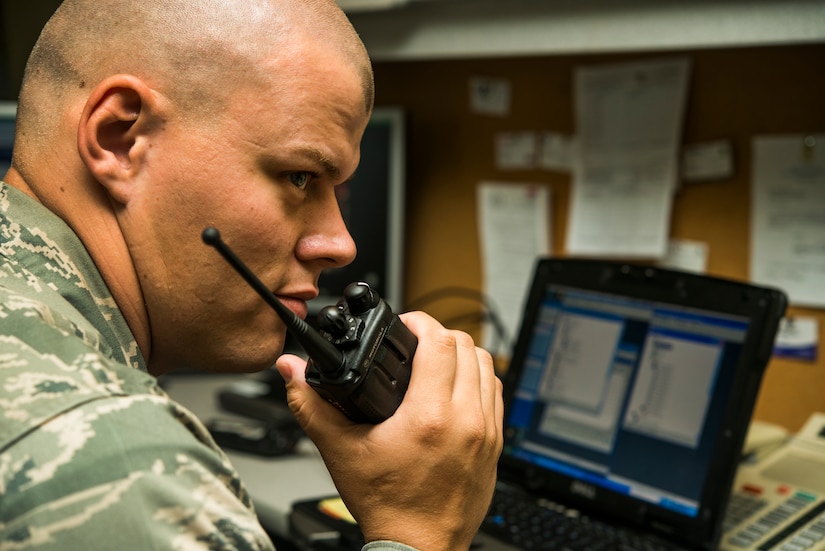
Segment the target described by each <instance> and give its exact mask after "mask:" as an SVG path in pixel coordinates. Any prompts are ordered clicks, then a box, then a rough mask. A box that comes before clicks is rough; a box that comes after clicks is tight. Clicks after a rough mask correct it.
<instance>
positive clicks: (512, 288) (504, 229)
mask: <svg viewBox="0 0 825 551" xmlns="http://www.w3.org/2000/svg"><path fill="white" fill-rule="evenodd" d="M549 205H550V191H549V189H548V188H547V187H545V186H542V185H537V184H517V183H503V182H481V183H479V185H478V219H479V233H480V238H481V259H482V270H483V272H482V273H483V281H484V293H485V294H486V295H487V296H488V297H489V298H490V299H491V301H492V306H493V307H495V308H496V311H497V313H498V315H499V317H500V318H501V321H502V323H503V325H504V327H505V329H506V331H507V333H508V334H507V337H508V339H509V340H510V342H507V343H499V346H496V343H497V340H498V339H497V336H496V334H495V333H494V331H492V330H490V331H485V333H484V345H483V346H484V347H485V348H487V349H488V350H489V351H490V352H492V353H496V354H502V355H509V354H510V353H511V350H510V347H511V346H512V339H513V338H514V337H515V335H516V331H518V328H519V325H520V323H521V317H522V310H523V307H524V301H525V299H526V295H527V291H528V290H529V289H528V288H529V285H530V283H531V282H532V278H533V269H534V267H535V262H536V258H537V257H538V256H542V255H548V254H550V219H549V217H550V214H549Z"/></svg>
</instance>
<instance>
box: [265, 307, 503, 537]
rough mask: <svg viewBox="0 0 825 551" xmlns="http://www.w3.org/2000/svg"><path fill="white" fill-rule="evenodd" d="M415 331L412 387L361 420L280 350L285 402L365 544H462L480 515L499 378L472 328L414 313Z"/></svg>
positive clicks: (495, 451)
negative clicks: (368, 421) (384, 415)
mask: <svg viewBox="0 0 825 551" xmlns="http://www.w3.org/2000/svg"><path fill="white" fill-rule="evenodd" d="M401 319H402V321H403V322H404V323H405V324H406V325H407V327H409V329H410V330H411V331H412V332H413V333H414V334H415V335H416V337H418V347H417V349H416V352H415V357H414V358H413V365H412V374H411V377H410V386H409V388H408V390H407V394H406V395H405V397H404V400H403V402H402V403H401V405H400V406H399V408H398V410H397V411H396V412H395V414H394V415H393V416H392V417H390V418H389V419H387V420H386V421H384V422H383V423H380V424H378V425H359V424H355V423H353V422H352V421H350V420H349V419H348V418H346V417H345V416H344V415H343V414H342V413H340V412H339V411H338V410H337V409H335V408H334V407H333V406H331V405H330V404H329V403H327V402H326V401H325V400H323V399H322V398H321V397H320V396H319V395H318V394H317V393H316V392H315V391H314V390H313V389H312V388H311V387H310V386H309V385H308V384H307V383H306V381H305V380H304V370H305V362H304V361H303V360H301V359H299V358H297V357H295V356H282V357H281V358H280V359H279V360H278V363H277V367H278V370H279V371H280V372H281V374H282V375H283V377H284V379H285V380H286V381H288V384H287V393H288V400H289V406H290V408H291V409H292V411H293V412H294V413H295V415H296V417H297V418H298V421H299V423H300V424H301V426H302V427H303V428H304V430H305V431H306V433H307V434H308V435H309V437H310V438H312V440H313V441H314V442H315V444H316V445H317V446H318V449H319V450H320V452H321V455H322V456H323V458H324V461H325V463H326V465H327V468H328V469H329V471H330V474H331V475H332V478H333V481H334V482H335V485H336V487H337V488H338V491H339V492H340V494H341V497H342V498H343V500H344V502H345V503H346V505H347V507H348V508H349V510H350V512H351V513H352V514H353V516H354V517H355V519H356V520H357V521H358V524H359V527H360V528H361V530H362V531H363V533H364V537H365V538H366V541H367V542H369V541H375V540H382V539H383V540H392V541H397V542H400V543H405V544H407V545H410V546H412V547H416V548H418V549H422V550H426V551H438V550H442V549H443V550H447V549H449V550H452V551H455V550H457V549H467V548H468V547H469V545H470V542H471V540H472V538H473V535H474V534H475V533H476V531H477V530H478V527H479V525H480V524H481V521H482V519H483V518H484V515H485V513H486V512H487V508H488V506H489V504H490V499H491V497H492V494H493V489H494V486H495V480H496V464H497V462H498V457H499V455H500V453H501V448H502V445H503V436H502V421H503V416H504V404H503V400H502V394H501V392H502V387H501V381H499V379H498V378H497V377H496V376H495V373H494V371H493V361H492V358H491V357H490V355H489V353H487V352H486V351H484V350H482V349H480V348H477V347H476V346H475V344H474V343H473V340H472V339H471V338H470V336H469V335H467V334H465V333H462V332H459V331H451V330H447V329H445V328H444V327H442V326H441V325H440V324H439V323H438V322H437V321H436V320H434V319H433V318H431V317H430V316H428V315H426V314H424V313H421V312H413V313H409V314H403V315H402V316H401Z"/></svg>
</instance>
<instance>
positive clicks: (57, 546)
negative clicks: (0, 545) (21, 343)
mask: <svg viewBox="0 0 825 551" xmlns="http://www.w3.org/2000/svg"><path fill="white" fill-rule="evenodd" d="M0 484H3V485H4V486H5V488H3V491H2V492H0V493H2V494H3V499H2V500H0V501H2V505H0V541H4V542H5V543H4V545H6V547H4V550H9V551H11V550H17V549H20V550H23V549H27V550H28V549H37V550H38V551H40V550H43V551H45V550H55V551H57V550H66V549H99V548H101V546H102V547H105V548H106V549H124V550H125V549H141V550H146V551H151V550H174V549H181V550H183V549H186V550H196V549H204V550H206V549H208V550H255V551H257V550H271V549H272V548H273V547H272V543H271V541H270V540H269V538H268V536H267V535H266V533H265V532H264V530H263V529H262V528H261V526H260V524H259V523H258V520H257V517H256V515H255V513H254V511H253V509H252V506H251V503H250V502H249V498H248V496H247V494H246V492H245V491H244V490H243V486H242V485H241V483H240V480H239V479H238V476H237V473H236V472H235V471H234V469H232V467H231V465H229V463H228V461H227V460H226V458H225V456H224V455H223V454H222V453H221V452H220V451H219V450H217V449H214V448H212V447H211V446H210V445H209V443H208V442H206V443H205V442H203V441H202V440H201V439H200V438H199V437H198V435H197V434H196V433H193V431H192V429H191V428H190V427H188V426H187V423H186V422H182V420H181V413H180V411H179V410H177V408H176V406H175V405H174V403H173V402H171V401H170V400H169V399H168V398H167V397H164V396H155V395H133V396H120V397H106V398H102V399H93V400H91V401H89V402H87V403H85V404H83V405H81V406H79V407H76V408H74V409H72V410H70V411H67V412H65V413H63V414H61V415H59V416H57V417H55V418H53V419H51V420H49V421H48V422H47V423H44V424H42V425H41V426H40V427H39V428H38V430H36V431H33V432H31V433H29V434H27V435H25V437H24V438H22V439H21V440H20V441H19V442H17V443H16V444H15V445H12V446H11V447H10V448H9V449H7V450H6V451H5V452H4V453H3V454H2V455H1V456H0Z"/></svg>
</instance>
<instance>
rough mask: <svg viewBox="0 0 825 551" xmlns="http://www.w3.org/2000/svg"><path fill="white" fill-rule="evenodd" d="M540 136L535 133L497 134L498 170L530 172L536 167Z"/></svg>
mask: <svg viewBox="0 0 825 551" xmlns="http://www.w3.org/2000/svg"><path fill="white" fill-rule="evenodd" d="M537 145H538V135H537V134H536V133H535V132H500V133H498V134H496V168H497V169H498V170H529V169H531V168H535V166H536V149H537Z"/></svg>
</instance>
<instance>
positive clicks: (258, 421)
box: [206, 369, 305, 457]
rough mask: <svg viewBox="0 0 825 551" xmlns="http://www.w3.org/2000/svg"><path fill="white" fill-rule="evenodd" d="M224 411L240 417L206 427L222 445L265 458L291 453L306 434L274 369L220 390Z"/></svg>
mask: <svg viewBox="0 0 825 551" xmlns="http://www.w3.org/2000/svg"><path fill="white" fill-rule="evenodd" d="M216 398H217V400H218V405H219V406H220V407H221V409H223V410H225V411H227V412H229V413H232V414H235V415H237V416H239V417H234V416H233V417H231V418H230V417H218V418H213V419H210V420H209V421H207V423H206V426H207V428H208V429H209V432H210V433H212V437H213V438H214V439H215V442H217V444H218V445H219V446H221V447H222V448H224V449H227V450H235V451H241V452H245V453H250V454H254V455H262V456H265V457H276V456H280V455H286V454H289V453H292V452H293V451H294V450H295V447H296V446H297V444H298V441H299V440H300V439H301V438H303V437H304V436H305V435H304V431H303V430H302V429H301V427H300V426H299V425H298V421H297V420H296V419H295V417H294V416H293V415H292V412H291V411H290V410H289V406H287V403H286V389H285V387H284V380H283V378H282V377H281V375H280V374H279V373H278V372H277V371H276V370H274V369H271V370H267V372H265V373H263V374H261V375H260V376H258V377H256V378H251V377H249V378H243V379H241V380H238V381H234V382H232V383H229V384H227V385H226V386H224V387H223V388H221V389H220V390H218V392H217V395H216Z"/></svg>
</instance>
